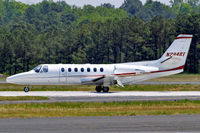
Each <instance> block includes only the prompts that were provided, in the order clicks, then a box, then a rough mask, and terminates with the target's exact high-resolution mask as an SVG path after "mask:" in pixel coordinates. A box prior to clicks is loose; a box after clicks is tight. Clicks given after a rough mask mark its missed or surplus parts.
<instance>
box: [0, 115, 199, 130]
mask: <svg viewBox="0 0 200 133" xmlns="http://www.w3.org/2000/svg"><path fill="white" fill-rule="evenodd" d="M199 123H200V115H172V116H123V117H65V118H32V119H0V133H108V132H109V133H133V132H140V133H141V132H152V133H155V132H162V133H163V132H187V133H188V132H199V131H200V126H199Z"/></svg>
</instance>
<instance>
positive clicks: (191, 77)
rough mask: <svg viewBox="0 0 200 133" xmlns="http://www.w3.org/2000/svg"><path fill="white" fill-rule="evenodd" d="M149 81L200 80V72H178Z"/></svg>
mask: <svg viewBox="0 0 200 133" xmlns="http://www.w3.org/2000/svg"><path fill="white" fill-rule="evenodd" d="M149 81H193V82H195V81H196V82H197V81H200V74H176V75H171V76H166V77H162V78H158V79H152V80H149Z"/></svg>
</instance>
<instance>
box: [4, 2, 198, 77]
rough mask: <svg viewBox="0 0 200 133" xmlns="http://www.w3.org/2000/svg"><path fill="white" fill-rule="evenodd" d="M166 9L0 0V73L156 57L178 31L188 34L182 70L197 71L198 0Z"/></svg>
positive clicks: (151, 5)
mask: <svg viewBox="0 0 200 133" xmlns="http://www.w3.org/2000/svg"><path fill="white" fill-rule="evenodd" d="M171 3H172V6H171V7H170V6H167V5H164V4H161V3H160V2H153V1H152V0H148V1H147V2H146V3H145V4H144V5H143V4H142V3H141V2H140V1H139V0H125V2H124V4H123V5H122V6H121V7H120V8H115V7H114V6H113V5H111V4H109V3H106V4H102V5H101V6H97V7H93V6H91V5H85V6H84V7H83V8H79V7H76V6H69V5H68V4H67V3H66V2H64V1H59V2H53V1H52V0H44V1H42V2H40V3H38V4H36V5H26V4H23V3H21V2H16V1H14V0H0V73H8V74H10V75H11V74H14V73H19V72H22V71H28V70H30V69H32V68H33V67H35V66H36V65H38V64H48V63H117V62H132V61H138V60H152V59H158V58H159V57H160V56H161V55H162V54H163V52H164V51H165V50H166V49H167V47H168V46H169V45H170V44H171V43H172V41H173V40H174V38H175V37H176V36H177V35H178V34H180V33H187V34H193V35H194V39H193V42H192V46H191V50H190V53H189V57H188V60H187V65H186V71H187V72H190V73H191V72H192V73H196V72H199V70H200V69H199V68H200V66H199V62H200V59H199V57H200V54H199V53H200V52H198V51H199V50H200V40H199V38H200V19H199V18H200V15H199V12H200V6H199V1H198V0H196V1H189V0H188V2H185V3H183V1H178V0H173V1H171Z"/></svg>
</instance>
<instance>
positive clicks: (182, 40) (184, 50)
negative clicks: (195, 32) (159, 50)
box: [156, 34, 193, 69]
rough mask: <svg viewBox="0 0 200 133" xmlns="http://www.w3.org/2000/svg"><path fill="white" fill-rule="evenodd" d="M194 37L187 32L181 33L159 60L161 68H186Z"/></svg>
mask: <svg viewBox="0 0 200 133" xmlns="http://www.w3.org/2000/svg"><path fill="white" fill-rule="evenodd" d="M192 37H193V36H192V35H186V34H181V35H179V36H178V37H177V38H176V39H175V40H174V42H173V43H172V44H171V46H170V47H169V48H168V49H167V51H166V52H165V53H164V54H163V56H162V57H161V58H160V59H159V60H158V64H157V65H158V67H159V68H160V69H172V68H177V67H182V68H184V65H185V62H186V58H187V55H188V51H189V48H190V44H191V41H192ZM157 65H156V66H157Z"/></svg>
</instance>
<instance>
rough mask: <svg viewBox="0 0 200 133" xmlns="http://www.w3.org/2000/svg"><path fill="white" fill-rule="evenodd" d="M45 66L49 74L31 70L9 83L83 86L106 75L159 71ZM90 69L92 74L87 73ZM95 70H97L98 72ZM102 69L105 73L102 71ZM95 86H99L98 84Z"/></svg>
mask: <svg viewBox="0 0 200 133" xmlns="http://www.w3.org/2000/svg"><path fill="white" fill-rule="evenodd" d="M43 66H48V72H43V71H42V69H43V68H41V70H40V72H39V73H36V72H35V71H34V70H31V71H29V72H25V73H20V74H16V75H13V76H10V77H9V78H7V82H9V83H15V84H23V85H81V84H83V83H84V82H87V81H92V80H93V79H96V78H99V77H102V76H106V75H113V76H115V75H121V74H128V73H130V74H132V73H135V74H134V76H137V75H140V74H142V73H144V72H151V71H157V70H158V68H157V67H148V66H138V65H124V64H101V65H100V64H44V65H42V67H43ZM63 68H64V71H63V72H62V71H61V69H63ZM69 68H71V72H69V71H68V69H69ZM75 68H77V69H78V71H77V72H75ZM81 68H83V69H84V72H81ZM88 68H89V69H90V72H88V71H87V69H88ZM94 68H96V70H97V71H96V72H95V71H94ZM101 68H102V69H103V72H101V71H100V69H101ZM125 76H126V75H125ZM126 78H127V79H128V77H121V78H120V79H122V82H123V83H125V82H126V80H125V79H126ZM131 78H132V81H134V80H135V77H134V78H133V77H131ZM84 84H87V83H84ZM89 84H91V83H89ZM94 84H96V85H98V82H97V83H94Z"/></svg>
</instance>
